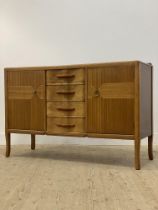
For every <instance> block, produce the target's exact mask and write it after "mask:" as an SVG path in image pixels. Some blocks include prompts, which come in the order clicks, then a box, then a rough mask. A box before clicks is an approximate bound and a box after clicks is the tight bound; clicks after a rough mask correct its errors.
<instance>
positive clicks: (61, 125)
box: [56, 124, 76, 128]
mask: <svg viewBox="0 0 158 210" xmlns="http://www.w3.org/2000/svg"><path fill="white" fill-rule="evenodd" d="M56 126H58V127H63V128H73V127H75V126H76V125H75V124H56Z"/></svg>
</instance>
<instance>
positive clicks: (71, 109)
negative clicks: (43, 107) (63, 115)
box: [57, 107, 75, 112]
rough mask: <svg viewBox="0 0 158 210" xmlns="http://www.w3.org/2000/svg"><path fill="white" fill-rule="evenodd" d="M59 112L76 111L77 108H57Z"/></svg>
mask: <svg viewBox="0 0 158 210" xmlns="http://www.w3.org/2000/svg"><path fill="white" fill-rule="evenodd" d="M57 110H59V111H70V112H71V111H75V108H60V107H59V108H57Z"/></svg>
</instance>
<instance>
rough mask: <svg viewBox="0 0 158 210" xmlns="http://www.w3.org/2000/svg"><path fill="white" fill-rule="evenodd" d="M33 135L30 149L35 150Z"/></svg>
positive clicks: (32, 135)
mask: <svg viewBox="0 0 158 210" xmlns="http://www.w3.org/2000/svg"><path fill="white" fill-rule="evenodd" d="M35 144H36V143H35V135H34V134H31V149H32V150H35Z"/></svg>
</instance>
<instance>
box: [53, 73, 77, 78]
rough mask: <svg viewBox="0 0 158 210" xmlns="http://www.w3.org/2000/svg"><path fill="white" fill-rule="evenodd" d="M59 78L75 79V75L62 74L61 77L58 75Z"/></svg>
mask: <svg viewBox="0 0 158 210" xmlns="http://www.w3.org/2000/svg"><path fill="white" fill-rule="evenodd" d="M56 77H57V78H73V77H75V75H74V74H63V75H62V74H61V75H56Z"/></svg>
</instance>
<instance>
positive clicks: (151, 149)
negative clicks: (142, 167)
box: [148, 135, 153, 160]
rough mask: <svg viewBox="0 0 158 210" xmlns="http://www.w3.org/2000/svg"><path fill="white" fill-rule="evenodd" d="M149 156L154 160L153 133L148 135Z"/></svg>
mask: <svg viewBox="0 0 158 210" xmlns="http://www.w3.org/2000/svg"><path fill="white" fill-rule="evenodd" d="M148 156H149V160H153V135H151V136H148Z"/></svg>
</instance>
